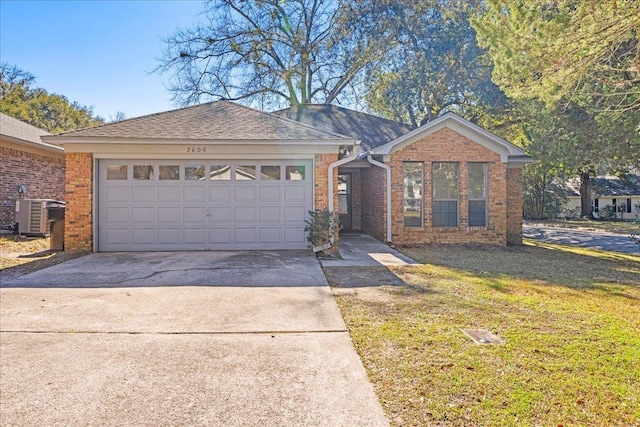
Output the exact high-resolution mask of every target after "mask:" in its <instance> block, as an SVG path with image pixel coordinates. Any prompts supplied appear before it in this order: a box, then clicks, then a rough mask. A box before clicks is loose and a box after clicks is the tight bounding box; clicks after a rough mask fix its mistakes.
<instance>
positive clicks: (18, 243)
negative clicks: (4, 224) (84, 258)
mask: <svg viewBox="0 0 640 427" xmlns="http://www.w3.org/2000/svg"><path fill="white" fill-rule="evenodd" d="M49 247H50V245H49V238H48V237H25V236H18V235H3V236H0V283H3V282H7V281H9V280H13V279H15V278H16V277H20V276H23V275H25V274H28V273H32V272H34V271H38V270H41V269H43V268H47V267H51V266H53V265H56V264H59V263H61V262H64V261H68V260H70V259H73V258H77V257H78V256H80V255H83V254H78V253H68V252H62V251H52V250H50V249H49Z"/></svg>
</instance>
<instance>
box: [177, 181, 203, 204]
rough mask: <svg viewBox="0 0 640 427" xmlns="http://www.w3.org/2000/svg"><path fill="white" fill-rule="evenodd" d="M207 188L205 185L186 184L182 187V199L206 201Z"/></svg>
mask: <svg viewBox="0 0 640 427" xmlns="http://www.w3.org/2000/svg"><path fill="white" fill-rule="evenodd" d="M205 190H206V188H205V187H204V186H191V185H185V186H184V187H183V188H182V201H184V202H202V201H206V200H207V199H206V196H205V194H206V192H205Z"/></svg>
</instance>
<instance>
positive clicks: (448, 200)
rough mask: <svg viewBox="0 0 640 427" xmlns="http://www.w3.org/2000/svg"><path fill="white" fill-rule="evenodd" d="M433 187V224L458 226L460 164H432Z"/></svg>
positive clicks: (437, 225)
mask: <svg viewBox="0 0 640 427" xmlns="http://www.w3.org/2000/svg"><path fill="white" fill-rule="evenodd" d="M431 177H432V187H433V200H432V213H433V215H432V224H433V226H434V227H457V226H458V195H459V190H458V189H459V185H458V163H453V162H434V163H432V164H431Z"/></svg>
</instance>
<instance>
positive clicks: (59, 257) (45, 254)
mask: <svg viewBox="0 0 640 427" xmlns="http://www.w3.org/2000/svg"><path fill="white" fill-rule="evenodd" d="M83 255H86V254H85V253H76V252H62V251H55V250H45V251H40V252H35V253H32V254H24V255H19V256H18V257H17V258H18V259H32V260H33V261H29V262H25V263H22V264H18V265H12V266H10V267H6V268H4V265H5V262H4V260H3V263H2V264H3V268H2V269H0V283H4V282H9V281H11V280H13V279H16V278H18V277H20V276H24V275H25V274H29V273H33V272H36V271H39V270H42V269H44V268H48V267H52V266H54V265H57V264H60V263H63V262H66V261H69V260H72V259H74V258H78V257H80V256H83Z"/></svg>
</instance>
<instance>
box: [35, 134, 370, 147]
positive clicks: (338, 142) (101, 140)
mask: <svg viewBox="0 0 640 427" xmlns="http://www.w3.org/2000/svg"><path fill="white" fill-rule="evenodd" d="M46 138H47V140H51V141H55V142H56V143H58V144H62V145H67V144H96V145H102V144H148V145H194V144H202V145H285V146H296V145H318V144H322V145H335V146H342V145H360V141H359V140H356V139H340V138H335V139H184V138H108V137H79V136H78V137H68V136H67V137H65V136H59V135H56V136H49V137H46Z"/></svg>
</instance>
